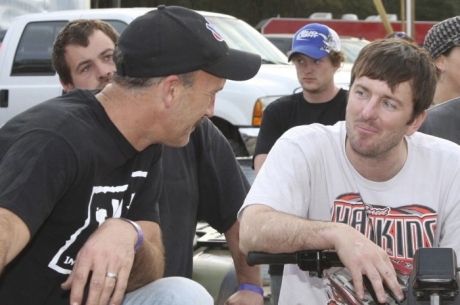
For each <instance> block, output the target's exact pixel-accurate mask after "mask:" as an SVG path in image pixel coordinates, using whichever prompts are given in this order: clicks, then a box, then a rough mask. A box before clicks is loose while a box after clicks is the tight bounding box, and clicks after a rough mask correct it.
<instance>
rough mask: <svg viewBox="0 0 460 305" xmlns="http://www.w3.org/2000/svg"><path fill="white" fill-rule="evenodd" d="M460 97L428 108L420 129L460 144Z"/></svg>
mask: <svg viewBox="0 0 460 305" xmlns="http://www.w3.org/2000/svg"><path fill="white" fill-rule="evenodd" d="M459 129H460V98H456V99H453V100H450V101H447V102H445V103H442V104H439V105H436V106H433V107H431V108H430V109H428V111H427V116H426V119H425V121H424V122H423V124H422V126H420V129H419V130H420V131H421V132H423V133H426V134H430V135H434V136H437V137H441V138H443V139H447V140H451V141H454V142H455V143H458V144H460V133H459V132H458V130H459Z"/></svg>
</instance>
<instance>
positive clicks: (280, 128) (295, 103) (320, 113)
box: [254, 89, 348, 156]
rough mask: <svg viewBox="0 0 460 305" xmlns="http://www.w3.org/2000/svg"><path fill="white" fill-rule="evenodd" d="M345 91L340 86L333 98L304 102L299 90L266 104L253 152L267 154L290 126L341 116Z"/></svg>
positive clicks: (331, 121)
mask: <svg viewBox="0 0 460 305" xmlns="http://www.w3.org/2000/svg"><path fill="white" fill-rule="evenodd" d="M347 93H348V91H346V90H344V89H340V90H339V92H338V93H337V94H336V95H335V97H334V98H333V99H332V100H330V101H328V102H325V103H319V104H316V103H309V102H307V101H306V100H305V99H304V97H303V93H302V92H300V93H296V94H293V95H290V96H285V97H282V98H279V99H278V100H276V101H274V102H273V103H271V104H270V105H268V106H267V108H265V110H264V114H263V118H262V125H261V126H260V131H259V135H258V136H257V143H256V148H255V153H254V156H257V155H259V154H268V153H269V151H270V150H271V149H272V147H273V145H275V142H276V141H277V140H278V139H279V138H280V137H281V136H282V135H283V133H285V132H286V131H287V130H288V129H290V128H292V127H295V126H299V125H307V124H312V123H320V124H323V125H334V124H335V123H337V122H338V121H342V120H344V119H345V110H346V106H347Z"/></svg>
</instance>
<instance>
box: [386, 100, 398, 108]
mask: <svg viewBox="0 0 460 305" xmlns="http://www.w3.org/2000/svg"><path fill="white" fill-rule="evenodd" d="M383 105H384V106H385V108H388V109H390V110H393V109H396V105H395V104H394V103H393V102H392V101H390V100H383Z"/></svg>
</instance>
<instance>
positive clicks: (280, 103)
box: [266, 92, 302, 110]
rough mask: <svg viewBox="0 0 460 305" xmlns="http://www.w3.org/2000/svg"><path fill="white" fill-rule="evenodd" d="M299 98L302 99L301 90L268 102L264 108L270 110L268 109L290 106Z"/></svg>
mask: <svg viewBox="0 0 460 305" xmlns="http://www.w3.org/2000/svg"><path fill="white" fill-rule="evenodd" d="M301 100H302V92H299V93H295V94H291V95H286V96H283V97H280V98H279V99H277V100H275V101H274V102H272V103H270V104H269V105H268V106H267V108H266V109H269V110H270V109H282V108H286V107H290V106H292V105H293V104H295V103H297V102H299V101H301Z"/></svg>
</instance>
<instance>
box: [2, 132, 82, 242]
mask: <svg viewBox="0 0 460 305" xmlns="http://www.w3.org/2000/svg"><path fill="white" fill-rule="evenodd" d="M75 171H76V160H75V158H74V154H73V152H72V150H71V148H70V147H69V145H68V144H67V142H66V141H65V139H63V138H62V137H60V136H57V135H54V134H52V133H51V132H47V131H35V132H30V133H27V134H25V135H23V136H22V137H20V138H18V139H17V140H16V141H15V142H14V143H12V144H11V145H10V146H9V147H8V148H7V149H6V151H5V153H4V155H3V158H2V159H1V161H0V206H1V207H3V208H6V209H8V210H10V211H11V212H13V213H15V214H16V215H17V216H19V217H20V218H21V219H22V220H23V221H24V222H25V223H26V225H27V226H28V228H29V230H30V233H31V235H32V236H33V235H34V234H35V233H36V232H37V230H38V229H39V228H40V226H41V225H42V224H43V222H44V221H45V220H46V218H47V217H48V216H49V215H50V213H51V211H52V210H53V208H54V206H55V204H56V202H58V201H59V198H61V197H62V196H63V195H64V193H65V191H66V190H67V189H68V187H69V186H70V185H71V183H72V181H73V177H74V175H75Z"/></svg>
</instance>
